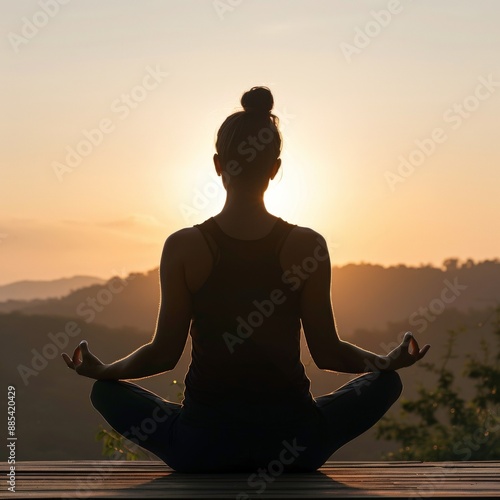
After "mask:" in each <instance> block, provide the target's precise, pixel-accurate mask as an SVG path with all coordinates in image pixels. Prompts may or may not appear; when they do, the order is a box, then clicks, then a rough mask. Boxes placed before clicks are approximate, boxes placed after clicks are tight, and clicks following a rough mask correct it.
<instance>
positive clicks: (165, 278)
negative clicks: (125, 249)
mask: <svg viewBox="0 0 500 500" xmlns="http://www.w3.org/2000/svg"><path fill="white" fill-rule="evenodd" d="M184 255H185V251H184V248H183V231H182V230H181V231H178V232H176V233H174V234H172V235H171V236H169V237H168V238H167V241H166V242H165V245H164V247H163V252H162V256H161V261H160V289H161V302H160V307H159V313H158V319H157V323H156V330H155V334H154V336H153V339H152V340H151V342H149V343H147V344H145V345H143V346H141V347H139V348H138V349H137V350H136V351H134V352H132V353H131V354H129V355H128V356H126V357H125V358H122V359H120V360H118V361H115V362H114V363H110V364H104V363H102V362H101V361H100V360H99V359H98V358H97V357H96V356H94V355H93V354H92V353H91V352H90V351H89V349H88V345H87V343H86V342H82V343H80V345H79V346H78V347H77V348H76V349H75V352H74V353H73V357H72V358H70V357H69V356H68V355H67V354H66V353H64V354H63V358H64V360H65V361H66V364H67V365H68V367H69V368H72V369H74V370H76V372H77V373H78V374H79V375H83V376H86V377H90V378H95V379H99V380H106V379H110V380H120V379H138V378H144V377H149V376H151V375H156V374H158V373H163V372H166V371H169V370H172V369H173V368H174V367H175V365H176V364H177V362H178V361H179V358H180V356H181V354H182V351H183V350H184V346H185V344H186V339H187V335H188V333H189V327H190V323H191V315H192V306H191V294H190V293H189V290H188V288H187V285H186V281H185V278H184V260H183V256H184Z"/></svg>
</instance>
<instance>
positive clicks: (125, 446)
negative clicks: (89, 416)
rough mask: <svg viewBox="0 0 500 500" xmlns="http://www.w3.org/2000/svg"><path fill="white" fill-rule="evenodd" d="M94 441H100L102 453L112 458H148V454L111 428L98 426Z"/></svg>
mask: <svg viewBox="0 0 500 500" xmlns="http://www.w3.org/2000/svg"><path fill="white" fill-rule="evenodd" d="M96 441H102V452H101V453H102V455H103V456H104V457H106V458H110V459H113V460H149V459H150V455H149V454H148V453H147V452H146V451H144V450H142V449H141V448H139V447H138V446H136V445H135V444H134V443H132V442H131V441H129V440H128V439H126V438H124V437H123V436H122V435H121V434H118V432H116V431H115V430H113V429H110V430H108V429H105V428H104V427H102V426H99V431H98V432H97V434H96Z"/></svg>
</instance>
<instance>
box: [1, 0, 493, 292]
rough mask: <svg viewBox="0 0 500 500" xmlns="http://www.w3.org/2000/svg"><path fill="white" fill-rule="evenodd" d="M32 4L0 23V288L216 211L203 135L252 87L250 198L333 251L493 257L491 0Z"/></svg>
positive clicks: (376, 257) (112, 258)
mask: <svg viewBox="0 0 500 500" xmlns="http://www.w3.org/2000/svg"><path fill="white" fill-rule="evenodd" d="M56 3H57V2H56ZM41 4H43V2H38V3H37V2H10V3H8V4H6V5H4V7H3V14H4V15H3V16H2V17H1V20H0V29H1V32H2V35H3V44H2V45H1V47H0V54H1V57H2V61H3V67H4V70H3V89H2V90H3V96H4V104H3V107H2V111H3V112H2V117H1V119H0V123H1V130H0V131H1V136H2V139H3V140H2V166H1V173H0V185H1V187H2V196H1V197H0V284H4V283H9V282H12V281H16V280H22V279H28V278H29V279H53V278H58V277H62V276H71V275H75V274H89V275H94V276H100V277H103V278H107V277H110V276H112V275H113V274H115V273H116V272H120V273H128V272H135V271H146V270H149V269H152V268H153V267H155V266H157V265H158V262H159V258H160V253H161V249H162V246H163V243H164V240H165V238H166V237H167V236H168V235H169V234H170V233H172V232H173V231H176V230H177V229H180V228H182V227H186V226H191V225H193V224H197V223H199V222H202V221H203V220H205V219H206V218H208V217H210V216H212V215H215V214H216V213H217V211H218V210H220V209H221V208H222V205H223V203H224V194H225V193H224V189H223V187H222V184H221V182H220V178H217V176H216V175H215V171H214V168H213V163H212V156H213V154H214V152H215V149H214V142H215V135H216V133H217V130H218V127H219V126H220V124H221V123H222V121H223V120H224V118H225V117H226V116H227V115H229V114H230V113H232V112H233V111H235V110H236V109H238V105H239V98H240V96H241V94H242V93H243V92H244V91H245V90H247V89H248V88H250V87H252V86H254V85H267V86H269V87H270V88H271V90H272V91H273V93H274V95H275V99H276V102H275V109H274V111H275V113H276V114H277V115H278V116H279V117H280V119H281V126H282V132H283V136H284V149H283V154H282V160H283V164H282V172H281V173H278V175H277V177H276V179H275V180H273V181H271V184H270V187H269V190H268V193H267V194H266V201H267V204H268V209H269V211H270V212H271V213H273V214H275V215H278V216H280V217H282V218H283V219H285V220H287V221H288V222H291V223H296V224H299V225H305V226H309V227H312V228H314V229H315V230H317V231H318V232H320V233H322V234H323V235H324V236H325V237H326V239H327V242H328V244H329V247H330V250H331V253H332V263H333V264H336V265H342V264H345V263H348V262H360V261H364V262H373V263H379V264H383V265H391V264H398V263H406V264H409V265H419V264H420V263H432V264H434V265H440V264H441V262H442V261H443V260H444V259H446V258H449V257H458V258H460V259H464V260H465V259H467V258H472V259H475V260H480V259H487V258H495V257H498V256H499V255H500V238H499V237H498V231H497V230H496V226H497V225H498V222H497V219H498V214H499V213H500V173H499V168H498V165H499V164H500V148H499V147H498V139H497V135H498V129H499V125H500V72H499V71H498V54H499V53H500V32H499V30H498V18H499V15H500V4H499V3H498V2H495V1H493V0H486V1H483V2H481V4H480V6H479V5H478V4H476V3H474V2H471V1H469V2H467V1H461V0H460V1H456V0H443V1H441V2H435V3H431V2H410V1H405V0H401V1H400V2H387V1H380V2H379V1H377V2H373V1H366V2H330V1H314V2H307V1H305V0H300V1H299V0H292V1H287V2H284V1H273V2H268V1H267V0H256V1H252V2H241V3H240V4H239V5H237V6H232V7H231V6H229V7H228V8H226V9H223V10H222V11H221V10H220V9H218V8H216V7H215V4H214V3H213V2H210V1H207V2H199V1H195V0H189V1H184V2H170V1H160V0H147V1H145V2H137V1H132V0H120V1H118V0H112V1H108V2H104V3H103V2H97V1H94V0H89V1H87V0H85V1H83V0H74V1H72V2H65V3H64V4H63V3H62V2H61V3H57V6H58V8H57V9H56V10H57V12H56V10H54V12H52V13H47V12H45V11H44V10H43V9H42V7H41ZM389 4H391V5H393V6H394V5H395V4H398V5H399V7H398V8H394V9H393V11H392V10H391V9H390V8H389ZM228 5H229V3H228ZM391 8H392V7H391ZM40 12H42V13H41V14H40ZM44 12H45V14H44ZM45 20H46V22H45Z"/></svg>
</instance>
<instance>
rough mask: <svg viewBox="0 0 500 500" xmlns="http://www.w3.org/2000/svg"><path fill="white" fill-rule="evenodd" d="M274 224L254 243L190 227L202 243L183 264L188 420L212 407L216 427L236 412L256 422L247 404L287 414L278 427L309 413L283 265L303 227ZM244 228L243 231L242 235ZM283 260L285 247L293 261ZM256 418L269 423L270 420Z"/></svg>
mask: <svg viewBox="0 0 500 500" xmlns="http://www.w3.org/2000/svg"><path fill="white" fill-rule="evenodd" d="M271 222H272V226H271V229H270V230H269V231H268V232H267V234H265V235H262V236H261V237H258V238H235V237H233V236H230V235H228V234H226V233H225V232H224V231H223V230H222V228H221V227H220V226H219V224H218V223H217V222H216V219H215V218H210V219H208V220H207V221H205V222H204V223H203V224H200V225H197V226H195V228H193V230H194V231H198V232H199V234H198V235H196V236H198V240H200V238H199V237H200V236H201V241H198V244H197V245H195V246H191V251H188V253H187V254H186V257H187V261H186V263H185V269H186V270H191V272H190V279H189V280H188V281H190V282H191V283H190V285H191V286H192V287H193V288H192V289H191V290H192V297H193V321H192V324H191V330H190V333H191V337H192V361H191V365H190V367H189V371H188V374H187V375H186V379H185V384H186V391H185V399H184V405H185V407H186V412H185V414H186V415H187V417H186V418H189V417H190V415H193V416H195V415H196V413H200V411H199V409H200V408H203V413H204V414H206V410H207V409H209V408H211V409H212V410H213V411H214V417H215V418H214V420H217V421H219V422H220V421H221V415H220V414H222V415H232V417H231V420H234V419H235V418H237V417H235V412H236V414H237V412H238V408H239V409H240V410H241V412H240V413H241V415H240V418H241V419H242V420H247V419H248V420H251V421H252V422H255V421H256V418H258V417H259V413H258V412H257V414H256V415H252V416H250V415H251V405H252V404H253V405H256V404H258V403H263V402H266V403H270V404H274V405H276V407H279V408H281V409H283V410H284V411H282V412H280V414H279V419H280V421H283V419H285V420H288V421H293V420H296V419H299V418H303V417H304V414H305V413H310V412H311V411H314V403H313V399H312V395H311V394H310V391H309V387H310V381H309V379H308V378H307V376H306V375H305V370H304V367H303V365H302V363H301V361H300V307H299V298H300V290H301V287H298V286H296V283H295V282H293V281H290V280H288V279H287V269H286V268H284V267H283V264H282V261H281V259H280V257H282V254H283V248H284V247H285V246H286V245H285V244H286V243H287V241H288V239H289V236H290V233H292V232H295V231H296V230H297V229H299V231H300V229H301V228H297V229H295V228H296V226H295V225H292V224H289V223H287V222H285V221H283V220H282V219H281V218H276V217H273V220H272V221H271ZM245 229H246V228H245V227H244V226H243V227H242V226H240V227H239V234H240V235H244V234H245ZM193 230H191V229H190V230H184V232H185V233H184V234H186V232H188V231H189V232H192V231H193ZM251 232H252V228H250V231H248V232H247V233H246V234H250V233H251ZM255 234H256V233H255V232H253V235H255ZM261 234H262V233H261ZM186 236H187V235H186ZM190 236H194V237H196V236H195V235H194V234H191V235H190ZM188 239H189V237H188V238H186V250H187V247H188V246H189V244H188V241H187V240H188ZM206 254H208V256H209V259H206V257H207V255H206ZM287 254H290V247H289V246H288V250H287V251H286V252H285V257H286V259H285V260H290V255H287ZM196 263H197V264H196ZM207 264H208V265H207ZM194 269H196V272H194V271H193V270H194ZM207 271H208V273H207ZM283 405H285V406H283ZM228 410H231V411H228ZM260 416H261V417H262V418H263V419H264V420H265V421H266V422H267V423H269V415H262V413H260ZM277 418H278V417H277Z"/></svg>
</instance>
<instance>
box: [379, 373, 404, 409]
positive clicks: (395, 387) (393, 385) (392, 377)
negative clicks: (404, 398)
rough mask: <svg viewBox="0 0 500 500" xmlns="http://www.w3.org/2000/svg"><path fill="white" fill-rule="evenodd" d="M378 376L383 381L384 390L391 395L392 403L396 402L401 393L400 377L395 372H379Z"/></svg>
mask: <svg viewBox="0 0 500 500" xmlns="http://www.w3.org/2000/svg"><path fill="white" fill-rule="evenodd" d="M380 375H381V377H382V379H383V380H384V385H385V389H386V390H387V391H388V392H389V393H390V394H391V395H392V397H393V398H394V401H396V400H397V399H398V398H399V396H401V393H402V392H403V382H402V380H401V376H400V375H399V373H398V372H397V371H395V370H390V371H386V372H381V373H380Z"/></svg>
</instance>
